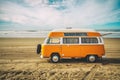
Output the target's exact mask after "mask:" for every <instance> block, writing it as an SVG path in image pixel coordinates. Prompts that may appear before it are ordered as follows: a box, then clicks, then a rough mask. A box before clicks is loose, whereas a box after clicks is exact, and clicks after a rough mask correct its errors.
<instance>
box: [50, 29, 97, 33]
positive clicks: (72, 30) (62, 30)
mask: <svg viewBox="0 0 120 80" xmlns="http://www.w3.org/2000/svg"><path fill="white" fill-rule="evenodd" d="M52 32H96V31H95V30H93V29H55V30H53V31H52Z"/></svg>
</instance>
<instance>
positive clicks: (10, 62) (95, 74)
mask: <svg viewBox="0 0 120 80" xmlns="http://www.w3.org/2000/svg"><path fill="white" fill-rule="evenodd" d="M43 40H44V39H42V38H0V80H120V39H104V41H105V50H106V57H107V58H106V59H105V60H104V61H103V62H101V61H98V62H96V63H86V62H85V61H84V60H81V59H77V60H73V59H70V60H68V59H67V60H62V61H61V62H60V63H57V64H54V63H50V62H49V59H40V58H39V55H37V54H36V45H37V44H38V43H43Z"/></svg>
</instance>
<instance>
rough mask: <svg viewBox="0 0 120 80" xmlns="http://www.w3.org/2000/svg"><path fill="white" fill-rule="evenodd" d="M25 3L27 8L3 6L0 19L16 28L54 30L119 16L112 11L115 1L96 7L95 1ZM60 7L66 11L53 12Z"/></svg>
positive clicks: (39, 1) (112, 20) (29, 1)
mask: <svg viewBox="0 0 120 80" xmlns="http://www.w3.org/2000/svg"><path fill="white" fill-rule="evenodd" d="M25 2H26V4H27V5H30V6H31V7H25V6H22V5H19V4H17V3H16V4H15V3H12V2H7V3H6V4H5V5H3V6H2V7H1V8H0V9H1V11H3V12H4V13H5V14H2V15H1V16H0V18H1V19H2V20H5V21H11V22H15V23H18V24H24V25H32V26H43V27H44V26H53V27H54V28H59V27H82V26H85V27H86V26H89V25H94V24H97V25H98V24H105V23H109V22H115V21H119V20H120V19H119V18H118V17H116V16H117V15H118V14H120V10H117V11H114V12H113V11H112V10H113V8H114V6H115V0H106V2H103V3H98V2H97V0H91V1H90V0H85V1H84V2H82V4H80V5H79V4H77V3H76V2H75V0H65V1H64V2H62V3H60V4H58V3H56V5H55V6H51V5H48V1H47V0H25ZM76 4H77V5H79V6H76ZM43 5H44V6H43ZM60 5H63V6H66V7H67V9H65V10H57V9H56V8H55V7H58V6H60Z"/></svg>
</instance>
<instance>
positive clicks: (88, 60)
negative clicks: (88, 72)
mask: <svg viewBox="0 0 120 80" xmlns="http://www.w3.org/2000/svg"><path fill="white" fill-rule="evenodd" d="M96 61H97V56H96V55H89V56H87V62H90V63H93V62H96Z"/></svg>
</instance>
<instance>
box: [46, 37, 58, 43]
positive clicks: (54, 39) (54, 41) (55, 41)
mask: <svg viewBox="0 0 120 80" xmlns="http://www.w3.org/2000/svg"><path fill="white" fill-rule="evenodd" d="M47 44H60V38H49V39H48V41H47Z"/></svg>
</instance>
